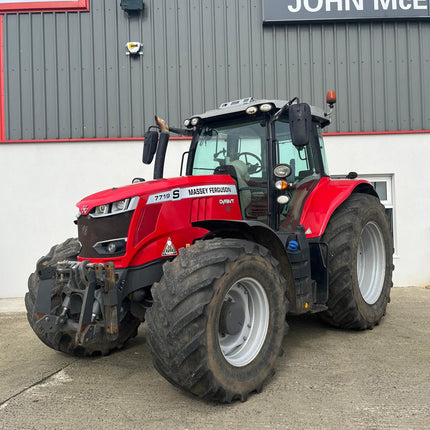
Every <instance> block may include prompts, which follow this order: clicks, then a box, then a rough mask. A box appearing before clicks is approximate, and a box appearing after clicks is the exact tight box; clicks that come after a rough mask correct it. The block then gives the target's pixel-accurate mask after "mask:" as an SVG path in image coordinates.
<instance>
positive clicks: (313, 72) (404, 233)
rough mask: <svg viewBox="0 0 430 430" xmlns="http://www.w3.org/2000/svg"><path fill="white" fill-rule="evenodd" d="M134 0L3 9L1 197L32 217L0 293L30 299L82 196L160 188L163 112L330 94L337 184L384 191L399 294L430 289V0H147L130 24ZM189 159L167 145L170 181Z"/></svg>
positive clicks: (21, 228)
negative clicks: (362, 182)
mask: <svg viewBox="0 0 430 430" xmlns="http://www.w3.org/2000/svg"><path fill="white" fill-rule="evenodd" d="M126 3H130V4H131V3H133V2H131V1H128V2H125V1H120V0H77V1H74V0H69V1H61V2H58V1H44V2H43V1H42V2H37V3H36V2H19V1H0V13H2V15H0V27H1V28H0V35H1V36H0V37H1V39H2V40H1V42H2V43H0V49H1V52H0V68H1V73H0V90H1V91H0V138H1V141H2V143H0V163H1V167H2V168H1V172H0V175H1V178H2V183H3V184H4V186H3V192H2V195H3V198H4V199H5V201H6V202H7V207H10V208H11V207H16V206H17V205H18V206H19V205H24V207H25V210H24V211H23V212H22V213H18V214H17V213H15V214H14V216H11V214H10V212H9V211H3V213H2V214H1V215H0V217H1V225H2V226H6V225H7V226H8V227H7V228H4V230H5V231H4V235H3V236H4V239H5V241H6V244H7V246H6V247H4V249H3V250H2V251H1V252H2V253H4V255H2V257H3V261H4V260H7V261H11V263H10V265H9V269H8V270H9V272H10V273H9V272H8V273H9V274H7V275H6V278H7V282H6V284H5V286H4V287H0V288H2V289H1V290H0V296H20V295H23V294H24V292H25V289H26V281H25V278H26V276H27V272H29V271H31V270H32V268H33V265H34V262H35V260H36V259H37V258H38V256H40V255H41V254H43V253H44V252H45V253H46V252H47V251H48V248H49V246H50V245H52V244H53V243H57V242H59V241H61V240H63V239H65V238H66V237H68V236H70V235H73V234H75V233H74V230H73V225H72V220H73V219H72V218H73V216H71V213H72V214H73V206H74V203H75V202H76V201H78V200H79V199H80V198H81V197H83V196H84V195H85V194H88V193H91V192H94V191H97V190H99V189H102V188H107V187H110V186H112V185H121V184H123V183H127V182H130V180H131V179H132V177H133V176H142V175H144V174H145V175H146V176H147V177H148V178H149V177H150V176H151V172H150V170H148V168H147V167H143V166H142V165H141V164H140V161H139V160H140V159H141V154H140V151H141V140H142V136H143V135H144V133H145V130H146V129H147V128H148V127H149V126H150V125H152V123H153V117H154V114H158V115H159V116H161V117H163V118H165V119H166V120H167V121H168V123H169V124H172V125H177V126H178V125H180V124H181V123H182V119H183V118H186V117H188V116H190V115H191V114H195V113H200V112H203V111H205V110H208V109H212V108H214V107H216V106H219V105H220V104H221V103H223V102H225V101H228V100H235V99H239V98H244V97H248V96H254V97H256V98H276V99H291V98H293V97H295V96H298V97H299V98H300V99H301V100H302V101H306V102H308V103H310V104H313V105H318V106H321V107H323V106H324V104H325V94H326V92H327V90H333V89H334V90H336V92H337V96H338V103H337V106H336V110H335V113H334V116H333V122H332V124H331V125H330V126H329V127H328V128H327V129H326V130H325V131H326V146H327V154H328V160H329V165H330V169H331V173H332V174H333V175H340V176H342V175H345V174H346V173H348V172H349V171H357V172H358V174H359V176H361V177H364V178H366V179H369V180H370V181H372V182H373V183H374V184H375V187H376V189H377V191H378V193H379V195H380V197H381V199H382V201H383V202H384V204H385V206H386V209H387V214H388V215H389V217H390V220H391V223H392V228H393V236H394V241H395V246H396V255H395V265H396V270H395V273H394V280H395V284H396V285H398V286H406V285H426V284H430V270H429V268H428V264H427V261H429V259H430V251H429V249H428V246H427V241H428V239H430V217H428V215H427V214H428V213H429V211H430V199H429V198H428V197H427V193H428V190H429V187H428V185H427V184H428V182H429V181H428V180H429V179H430V174H429V170H428V168H427V162H426V160H428V159H429V158H430V85H429V82H430V44H429V43H428V41H429V40H430V18H429V11H430V2H429V1H428V0H402V1H397V0H372V1H367V0H366V1H364V2H363V1H362V0H143V10H142V11H134V12H133V11H126V10H124V7H125V4H126ZM137 3H139V2H137ZM140 3H142V2H140ZM369 5H371V6H372V7H370V6H369ZM122 6H123V7H122ZM130 43H131V45H130ZM130 47H131V50H132V51H133V50H135V51H136V53H133V52H130V49H129V48H130ZM186 146H187V142H186V141H174V142H172V143H171V148H170V149H169V151H170V153H171V156H172V157H171V158H170V159H168V165H167V172H168V174H171V175H177V174H178V173H179V168H178V167H177V160H178V157H180V154H181V152H182V151H183V150H185V148H186ZM168 156H169V154H168ZM17 202H20V203H19V204H18V203H17ZM71 211H72V212H71ZM35 214H43V216H41V215H38V216H36V217H35ZM69 223H70V225H69ZM23 244H25V246H26V248H25V249H26V252H25V255H23V256H22V257H20V259H17V258H14V256H16V255H20V254H21V250H22V247H23ZM23 261H24V263H23ZM23 264H24V266H25V269H26V270H25V271H23V270H21V268H22V267H23ZM18 266H19V267H18Z"/></svg>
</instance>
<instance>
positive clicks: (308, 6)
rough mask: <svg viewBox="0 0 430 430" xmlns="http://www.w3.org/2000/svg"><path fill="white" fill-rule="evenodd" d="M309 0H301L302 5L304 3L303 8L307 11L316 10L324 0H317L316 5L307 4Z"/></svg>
mask: <svg viewBox="0 0 430 430" xmlns="http://www.w3.org/2000/svg"><path fill="white" fill-rule="evenodd" d="M310 1H311V0H303V2H304V5H305V9H306V10H307V11H308V12H318V11H319V10H321V9H322V7H323V1H324V0H318V3H317V5H316V6H315V7H312V6H310V5H309V2H310Z"/></svg>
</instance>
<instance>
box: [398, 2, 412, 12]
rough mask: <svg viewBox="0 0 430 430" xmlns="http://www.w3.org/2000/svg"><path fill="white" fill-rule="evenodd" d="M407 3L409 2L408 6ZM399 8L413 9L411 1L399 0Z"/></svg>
mask: <svg viewBox="0 0 430 430" xmlns="http://www.w3.org/2000/svg"><path fill="white" fill-rule="evenodd" d="M406 2H408V4H405V3H406ZM399 7H400V9H403V10H408V9H410V8H411V7H412V5H411V0H399Z"/></svg>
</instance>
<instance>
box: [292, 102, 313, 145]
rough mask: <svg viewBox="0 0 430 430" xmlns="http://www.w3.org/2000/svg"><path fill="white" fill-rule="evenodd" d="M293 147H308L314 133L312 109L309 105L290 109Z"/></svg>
mask: <svg viewBox="0 0 430 430" xmlns="http://www.w3.org/2000/svg"><path fill="white" fill-rule="evenodd" d="M288 117H289V119H290V131H291V139H292V141H293V145H294V146H297V147H302V146H306V145H307V144H308V143H309V141H310V137H311V133H312V115H311V108H310V106H309V105H308V104H307V103H297V104H293V105H291V106H290V107H289V109H288Z"/></svg>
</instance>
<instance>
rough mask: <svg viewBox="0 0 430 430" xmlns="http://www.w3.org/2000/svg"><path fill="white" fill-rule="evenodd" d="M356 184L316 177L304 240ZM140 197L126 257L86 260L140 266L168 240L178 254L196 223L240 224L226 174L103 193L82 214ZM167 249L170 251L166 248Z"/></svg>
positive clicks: (195, 233) (85, 203)
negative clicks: (232, 222)
mask: <svg viewBox="0 0 430 430" xmlns="http://www.w3.org/2000/svg"><path fill="white" fill-rule="evenodd" d="M359 184H367V185H369V186H370V184H369V183H368V182H366V181H361V180H360V181H356V180H331V179H330V178H328V177H324V178H321V179H320V180H319V182H318V183H317V185H316V186H315V187H314V188H313V189H312V191H311V192H310V194H309V195H308V196H307V198H306V201H305V204H304V206H303V211H302V213H301V216H300V224H301V225H303V226H304V227H305V231H306V236H307V237H308V238H316V237H320V236H322V234H323V233H324V230H325V228H326V226H327V223H328V221H329V219H330V217H331V215H332V214H333V212H334V211H335V210H336V208H337V207H338V206H339V205H340V204H341V203H342V202H344V201H345V200H346V199H347V198H348V196H349V195H350V194H351V193H352V192H353V190H354V188H356V187H357V185H359ZM135 196H139V202H138V204H137V207H136V209H135V211H134V213H133V216H132V218H131V222H130V227H129V230H128V235H127V238H128V240H127V246H126V253H125V255H123V256H120V257H109V258H91V261H92V262H96V263H98V262H105V261H106V260H108V261H113V262H114V264H115V267H117V268H126V267H131V266H139V265H142V264H145V263H148V262H151V261H154V260H157V259H160V258H162V257H166V256H167V255H166V254H165V249H166V245H167V243H168V242H169V244H170V243H171V244H172V245H173V248H174V252H175V253H170V254H168V256H172V257H173V256H175V255H177V251H178V250H179V248H182V247H187V246H190V245H191V244H192V243H193V241H194V240H195V239H198V238H200V237H202V236H203V235H205V234H206V233H207V232H208V230H206V229H203V228H198V227H193V226H192V225H191V224H192V223H193V222H195V221H205V220H236V221H237V220H242V214H241V209H240V205H239V199H238V196H237V190H236V186H235V182H234V180H233V179H232V178H231V177H230V176H227V175H210V176H187V177H179V178H172V179H158V180H154V181H148V182H140V183H137V184H132V185H129V186H125V187H121V188H117V189H115V188H114V189H111V190H106V191H102V192H99V193H96V194H93V195H91V196H89V197H87V198H85V199H83V200H81V201H80V202H79V203H78V204H77V206H78V208H79V210H80V212H81V214H82V216H89V215H87V214H88V212H89V211H90V210H91V209H92V208H94V207H96V206H99V205H102V204H108V203H112V202H114V201H117V200H122V199H127V198H131V197H135ZM170 249H171V251H172V248H170ZM85 259H86V258H79V260H81V261H82V260H85Z"/></svg>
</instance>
